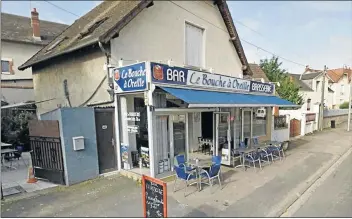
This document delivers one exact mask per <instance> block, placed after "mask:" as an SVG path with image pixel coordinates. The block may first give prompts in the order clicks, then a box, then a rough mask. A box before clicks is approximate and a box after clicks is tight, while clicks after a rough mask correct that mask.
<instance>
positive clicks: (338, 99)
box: [327, 66, 352, 109]
mask: <svg viewBox="0 0 352 219" xmlns="http://www.w3.org/2000/svg"><path fill="white" fill-rule="evenodd" d="M327 74H328V76H329V78H331V82H330V83H329V88H330V89H331V90H333V91H334V95H333V106H332V108H333V109H338V108H339V106H340V105H341V104H342V103H344V102H347V101H349V95H350V87H349V85H350V83H351V80H352V70H351V68H347V66H344V67H343V68H338V69H329V70H328V71H327Z"/></svg>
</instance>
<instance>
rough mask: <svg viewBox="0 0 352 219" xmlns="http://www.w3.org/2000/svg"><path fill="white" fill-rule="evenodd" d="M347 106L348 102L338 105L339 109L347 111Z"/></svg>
mask: <svg viewBox="0 0 352 219" xmlns="http://www.w3.org/2000/svg"><path fill="white" fill-rule="evenodd" d="M348 106H349V102H348V101H346V102H343V103H342V104H341V105H340V109H348Z"/></svg>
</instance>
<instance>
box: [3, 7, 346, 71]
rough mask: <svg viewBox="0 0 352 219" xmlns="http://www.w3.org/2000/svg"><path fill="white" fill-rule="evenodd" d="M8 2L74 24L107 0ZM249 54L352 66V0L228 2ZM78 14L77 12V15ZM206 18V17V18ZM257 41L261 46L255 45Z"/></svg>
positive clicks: (20, 11)
mask: <svg viewBox="0 0 352 219" xmlns="http://www.w3.org/2000/svg"><path fill="white" fill-rule="evenodd" d="M50 2H52V3H54V4H55V5H57V6H59V7H61V8H63V9H65V10H66V11H65V10H62V9H59V8H57V7H55V6H53V5H51V4H49V3H48V2H46V1H2V6H1V11H2V12H6V13H11V14H17V15H23V16H28V17H29V16H30V8H37V11H38V12H39V18H40V19H41V20H49V21H54V22H59V23H65V24H72V23H73V22H74V21H75V20H76V19H78V17H77V16H76V15H78V16H82V15H84V14H85V13H87V12H88V11H90V10H91V9H92V8H94V7H95V6H97V5H98V4H100V3H101V1H50ZM228 5H229V8H230V11H231V14H232V18H233V19H234V23H235V26H236V28H237V31H238V33H239V36H240V39H243V40H242V41H241V42H242V45H243V47H244V51H245V54H246V56H247V59H248V61H249V62H251V63H260V59H263V58H271V56H272V54H276V55H278V56H280V57H282V58H280V61H282V63H283V64H282V66H283V68H285V69H286V70H287V71H289V72H290V73H295V74H301V73H302V72H303V71H304V68H305V67H304V66H306V65H309V66H310V67H311V68H314V69H323V68H324V65H326V66H327V67H328V68H329V69H335V68H340V67H343V66H344V65H347V66H350V67H352V2H351V1H335V2H333V1H228ZM71 13H73V14H75V15H73V14H71ZM204 19H206V18H204ZM251 44H254V45H255V46H253V45H251Z"/></svg>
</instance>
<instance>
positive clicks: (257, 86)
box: [250, 81, 275, 94]
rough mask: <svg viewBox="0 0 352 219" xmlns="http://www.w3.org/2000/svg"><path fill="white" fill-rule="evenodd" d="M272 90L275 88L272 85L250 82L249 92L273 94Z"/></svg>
mask: <svg viewBox="0 0 352 219" xmlns="http://www.w3.org/2000/svg"><path fill="white" fill-rule="evenodd" d="M274 89H275V88H274V85H273V84H268V83H262V82H257V81H251V87H250V92H253V93H266V94H273V93H274Z"/></svg>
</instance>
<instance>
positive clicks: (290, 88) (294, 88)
mask: <svg viewBox="0 0 352 219" xmlns="http://www.w3.org/2000/svg"><path fill="white" fill-rule="evenodd" d="M281 65H282V62H280V61H279V58H278V57H275V56H273V57H272V58H271V59H262V60H260V67H261V68H262V70H263V71H264V73H265V75H266V76H267V77H268V79H269V80H270V81H271V82H280V86H275V89H276V92H277V93H278V94H279V96H280V97H281V98H283V99H286V100H288V101H291V102H292V103H295V104H297V105H302V104H303V98H302V96H301V95H300V94H299V86H298V85H296V84H295V83H294V82H293V81H291V79H290V77H289V75H288V74H287V71H286V70H285V69H283V68H282V67H281Z"/></svg>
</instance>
